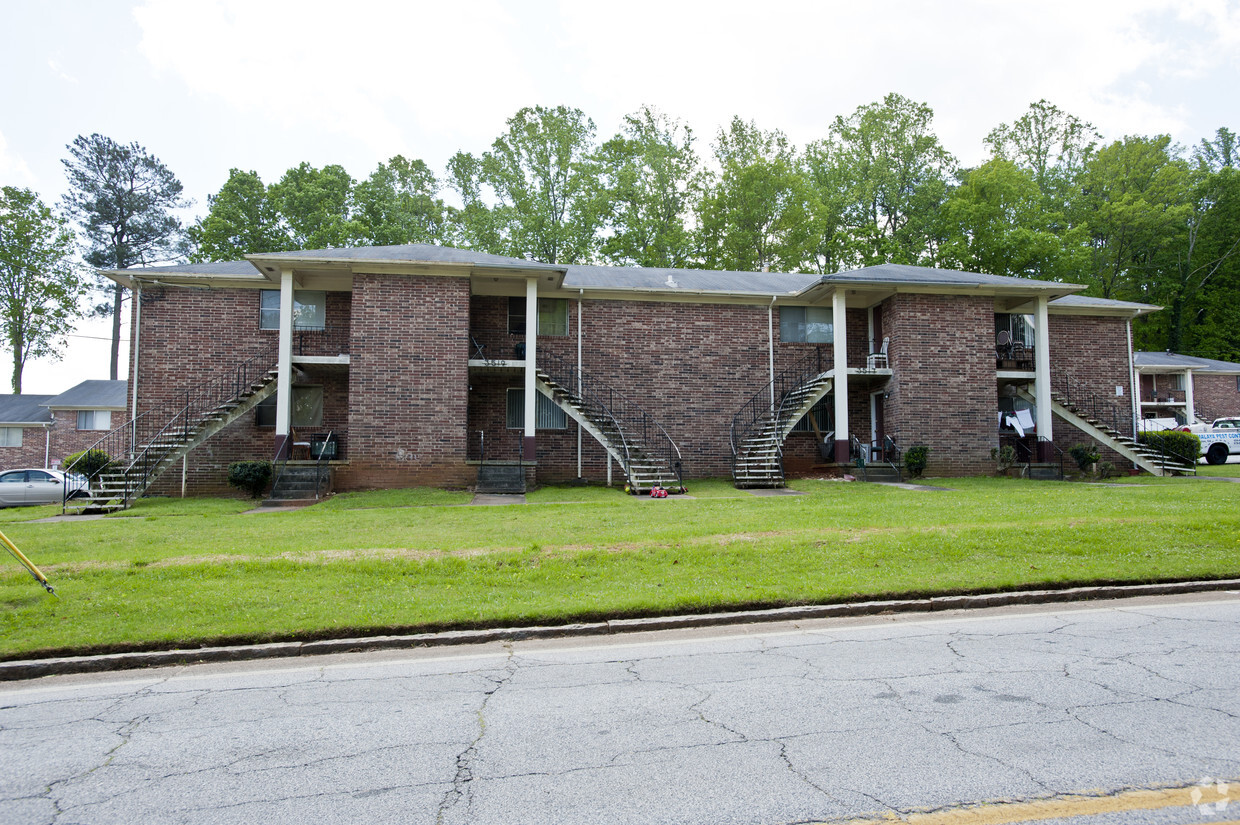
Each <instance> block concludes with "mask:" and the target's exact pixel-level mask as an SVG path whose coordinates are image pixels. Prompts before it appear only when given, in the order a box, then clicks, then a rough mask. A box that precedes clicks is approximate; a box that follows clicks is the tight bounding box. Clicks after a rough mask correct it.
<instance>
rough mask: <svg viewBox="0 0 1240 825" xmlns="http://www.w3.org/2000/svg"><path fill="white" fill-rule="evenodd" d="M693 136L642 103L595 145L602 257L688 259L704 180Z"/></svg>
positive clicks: (616, 260)
mask: <svg viewBox="0 0 1240 825" xmlns="http://www.w3.org/2000/svg"><path fill="white" fill-rule="evenodd" d="M693 143H694V135H693V130H691V129H690V128H689V127H688V126H685V125H684V124H683V123H681V122H680V121H678V120H674V119H672V118H669V117H668V116H667V115H664V114H663V113H661V112H659V111H657V110H655V109H652V108H650V107H645V108H643V109H642V110H641V111H639V112H635V113H633V114H630V115H626V116H625V118H624V123H623V124H622V125H621V128H620V132H619V133H618V134H617V135H616V136H615V137H613V138H612V139H611V140H609V141H607V142H606V143H604V144H603V145H602V146H601V147H599V150H598V153H597V155H596V160H597V162H598V170H599V174H598V178H597V181H596V182H597V186H598V188H597V190H596V195H595V196H596V198H597V199H598V206H597V207H596V211H597V212H598V213H599V214H600V215H601V216H602V217H603V220H604V223H605V227H606V231H605V233H604V235H603V238H602V243H601V246H600V252H601V254H602V257H603V259H604V260H606V261H608V262H609V263H613V264H618V265H622V266H623V265H630V266H653V267H684V266H687V265H688V264H689V263H690V262H691V261H692V259H693V256H694V251H695V250H694V246H695V244H694V238H693V220H694V213H695V212H696V210H697V208H698V205H699V202H700V200H701V197H702V189H703V185H704V182H705V173H704V172H703V170H702V163H701V159H700V158H699V157H698V154H697V151H696V150H695V149H694V147H693Z"/></svg>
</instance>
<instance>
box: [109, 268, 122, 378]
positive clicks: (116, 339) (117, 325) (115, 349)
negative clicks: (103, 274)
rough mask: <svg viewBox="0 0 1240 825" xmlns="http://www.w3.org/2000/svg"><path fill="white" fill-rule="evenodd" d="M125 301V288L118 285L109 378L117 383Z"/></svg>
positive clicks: (114, 305)
mask: <svg viewBox="0 0 1240 825" xmlns="http://www.w3.org/2000/svg"><path fill="white" fill-rule="evenodd" d="M124 300H125V287H123V286H121V285H120V284H117V285H116V286H115V287H114V288H113V293H112V362H111V364H110V365H109V369H108V372H109V377H110V378H111V379H112V380H113V381H115V380H116V377H117V371H118V367H119V366H120V361H121V305H122V303H123V302H124Z"/></svg>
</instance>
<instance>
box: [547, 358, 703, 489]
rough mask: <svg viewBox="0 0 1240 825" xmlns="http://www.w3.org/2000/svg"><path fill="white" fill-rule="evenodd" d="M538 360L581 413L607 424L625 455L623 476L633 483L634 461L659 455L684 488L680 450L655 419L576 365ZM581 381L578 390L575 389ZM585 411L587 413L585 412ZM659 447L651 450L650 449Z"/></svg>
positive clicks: (552, 360) (568, 362) (552, 359)
mask: <svg viewBox="0 0 1240 825" xmlns="http://www.w3.org/2000/svg"><path fill="white" fill-rule="evenodd" d="M538 360H539V362H540V368H541V369H542V370H543V372H544V374H545V375H546V376H547V377H548V378H550V379H551V380H552V381H553V382H555V384H556V385H558V386H559V387H560V388H561V389H562V390H563V391H564V392H566V393H569V394H570V395H572V396H573V397H574V398H576V400H577V402H578V403H579V404H581V406H582V408H583V409H582V413H583V414H585V415H586V416H587V417H595V416H597V417H598V418H600V419H602V420H603V421H604V422H609V423H610V424H611V426H612V428H613V429H614V430H615V435H616V436H617V437H618V440H619V442H620V443H619V445H618V446H619V447H620V449H621V451H622V452H623V454H624V462H623V464H624V472H625V476H626V477H628V478H629V481H630V483H632V481H633V479H632V475H633V473H632V469H631V468H632V466H633V464H634V462H635V461H636V460H639V459H642V458H655V457H658V455H659V453H660V452H662V458H663V459H664V460H665V461H666V463H667V466H668V469H669V470H670V471H671V472H672V474H673V475H675V476H676V483H677V484H678V485H680V486H681V487H682V488H683V486H684V461H683V459H682V457H681V455H680V447H678V446H677V445H676V442H675V441H673V440H672V437H671V436H670V435H668V433H667V430H665V429H663V426H662V425H661V424H659V422H658V421H656V420H655V418H654V417H653V416H652V415H650V413H648V412H646V411H645V410H644V409H642V408H641V407H640V406H639V405H638V404H636V403H634V402H633V401H631V400H630V399H629V398H627V397H626V396H625V395H623V394H622V393H620V392H619V391H618V390H615V389H613V388H612V387H610V386H609V385H607V384H606V383H604V382H602V381H600V380H598V379H597V378H594V377H593V376H591V375H590V374H589V373H587V372H585V371H584V370H579V369H578V368H577V365H576V364H574V363H572V362H570V361H568V360H567V359H566V358H563V357H562V356H559V355H556V354H555V353H553V352H539V353H538ZM578 381H580V390H578V389H577V387H578ZM587 410H588V411H587ZM656 444H657V445H659V447H654V446H653V445H656Z"/></svg>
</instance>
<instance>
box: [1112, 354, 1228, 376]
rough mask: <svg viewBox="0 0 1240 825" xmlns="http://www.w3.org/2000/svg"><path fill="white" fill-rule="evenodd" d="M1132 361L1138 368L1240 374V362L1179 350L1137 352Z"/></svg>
mask: <svg viewBox="0 0 1240 825" xmlns="http://www.w3.org/2000/svg"><path fill="white" fill-rule="evenodd" d="M1132 363H1133V364H1134V365H1135V366H1136V367H1137V369H1167V370H1192V371H1193V372H1204V373H1218V374H1221V375H1232V374H1240V364H1233V363H1231V362H1230V361H1216V360H1214V359H1213V358H1198V357H1196V356H1193V355H1181V354H1180V353H1178V352H1135V353H1133V355H1132Z"/></svg>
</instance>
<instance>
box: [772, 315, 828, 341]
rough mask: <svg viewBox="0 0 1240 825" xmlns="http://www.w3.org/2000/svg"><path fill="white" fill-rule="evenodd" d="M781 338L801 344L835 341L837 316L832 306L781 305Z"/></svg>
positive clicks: (781, 339)
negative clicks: (832, 310) (832, 311)
mask: <svg viewBox="0 0 1240 825" xmlns="http://www.w3.org/2000/svg"><path fill="white" fill-rule="evenodd" d="M779 340H780V341H783V342H784V343H800V344H830V343H833V342H834V341H835V318H834V316H833V315H832V313H831V307H780V308H779Z"/></svg>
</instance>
